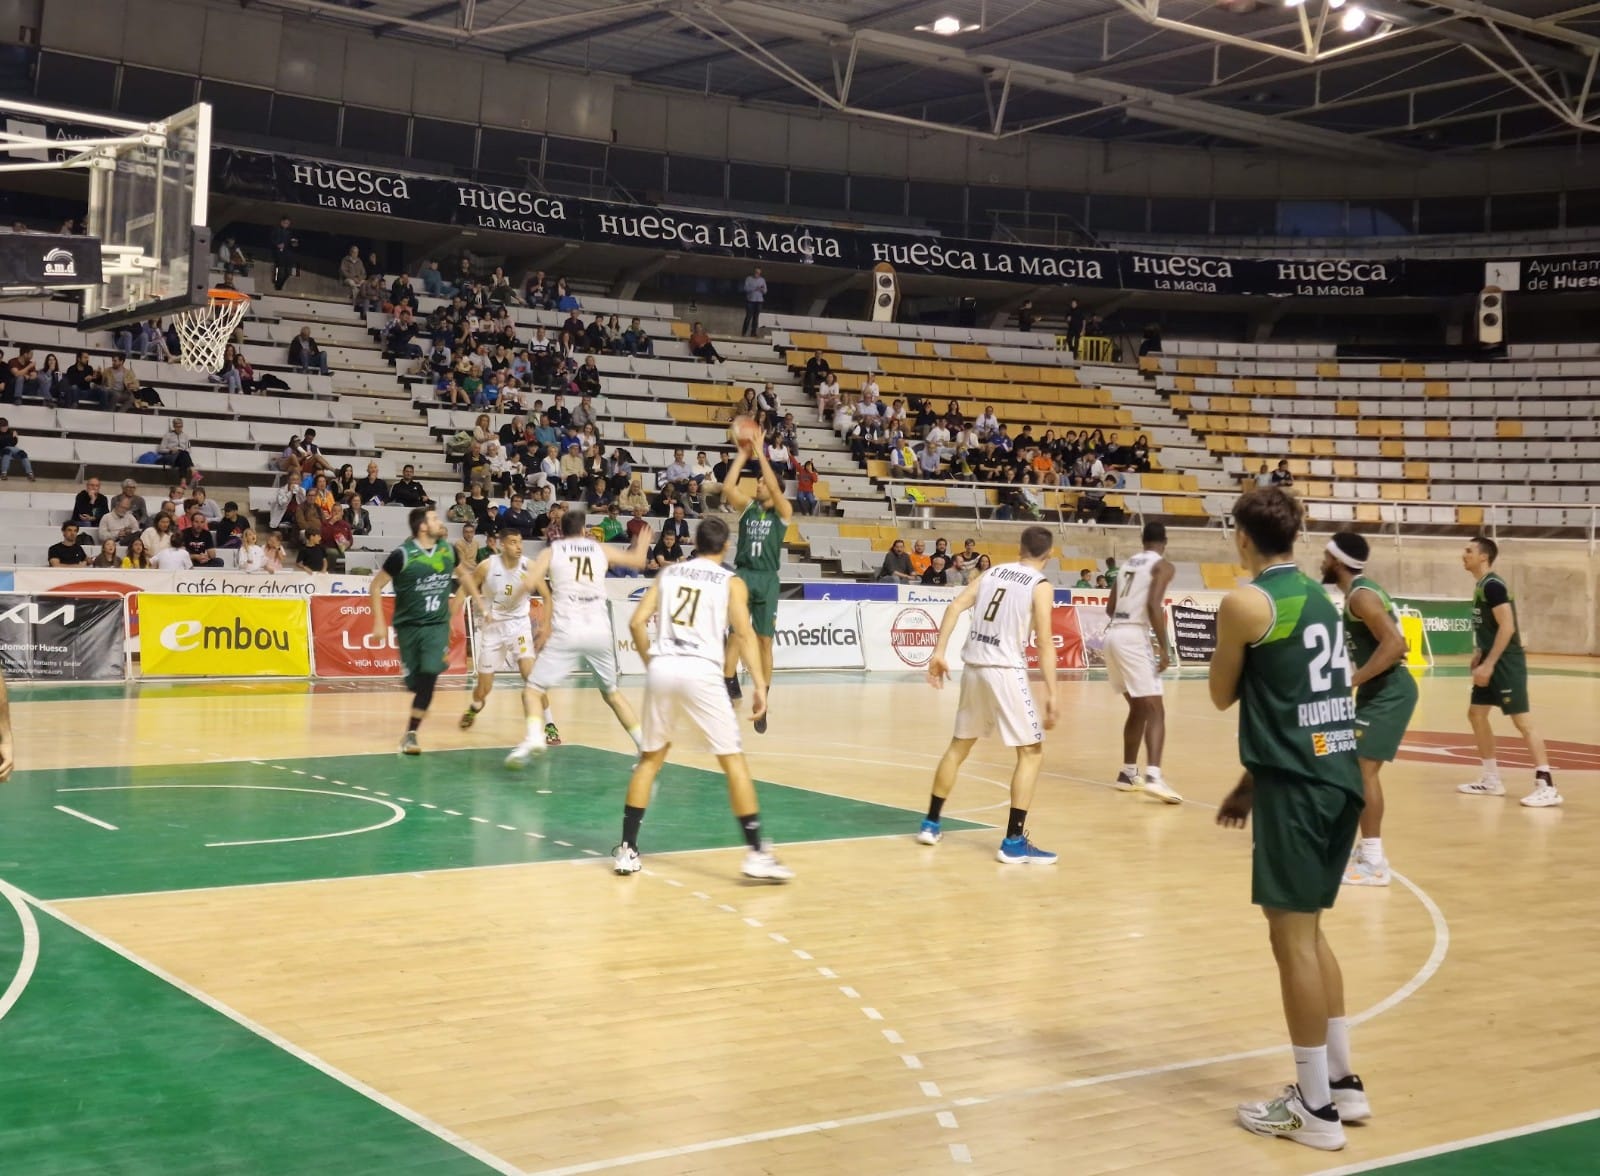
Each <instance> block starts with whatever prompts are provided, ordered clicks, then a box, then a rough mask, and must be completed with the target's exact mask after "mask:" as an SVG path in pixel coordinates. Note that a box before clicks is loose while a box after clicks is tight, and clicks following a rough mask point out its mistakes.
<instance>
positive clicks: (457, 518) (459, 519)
mask: <svg viewBox="0 0 1600 1176" xmlns="http://www.w3.org/2000/svg"><path fill="white" fill-rule="evenodd" d="M477 517H478V516H477V515H476V514H474V513H473V510H472V507H471V506H469V505H467V492H466V491H465V490H457V491H456V500H455V502H454V503H453V504H452V505H451V507H450V509H449V510H447V511H445V512H444V521H445V522H447V523H470V522H472V521H473V520H474V519H476V518H477Z"/></svg>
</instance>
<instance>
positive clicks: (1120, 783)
mask: <svg viewBox="0 0 1600 1176" xmlns="http://www.w3.org/2000/svg"><path fill="white" fill-rule="evenodd" d="M1111 786H1112V787H1113V788H1115V789H1116V790H1117V791H1118V792H1137V791H1139V774H1138V773H1137V772H1135V773H1134V774H1133V775H1131V776H1130V775H1128V773H1127V772H1118V773H1117V778H1116V780H1115V781H1113V782H1112V785H1111Z"/></svg>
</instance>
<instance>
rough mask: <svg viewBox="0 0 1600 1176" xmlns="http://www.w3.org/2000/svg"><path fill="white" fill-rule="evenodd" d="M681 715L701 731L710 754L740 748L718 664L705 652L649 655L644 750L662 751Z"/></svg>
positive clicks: (679, 726)
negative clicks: (680, 654) (709, 659)
mask: <svg viewBox="0 0 1600 1176" xmlns="http://www.w3.org/2000/svg"><path fill="white" fill-rule="evenodd" d="M684 718H687V719H688V721H689V725H691V726H693V727H695V728H697V729H698V730H699V731H700V733H701V734H702V735H704V736H705V740H706V744H707V746H708V747H710V748H711V754H713V755H737V754H738V753H739V752H740V751H742V750H743V749H744V748H743V745H742V744H741V743H740V741H739V716H738V715H736V714H734V711H733V703H732V702H730V701H729V699H728V688H727V686H726V684H725V683H724V682H723V680H722V667H721V666H720V665H718V664H716V663H715V662H709V661H707V660H706V659H705V658H703V657H674V656H671V655H668V656H666V657H661V656H657V657H653V658H651V659H650V665H649V666H648V667H647V668H646V670H645V677H644V719H643V722H642V724H641V726H642V727H643V729H644V730H643V747H644V750H645V751H660V750H661V749H662V748H663V747H665V746H667V744H669V743H671V742H672V737H673V735H674V734H675V733H676V732H678V731H679V730H681V729H682V726H683V723H682V721H681V720H683V719H684Z"/></svg>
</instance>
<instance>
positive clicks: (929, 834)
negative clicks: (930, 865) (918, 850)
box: [917, 820, 944, 845]
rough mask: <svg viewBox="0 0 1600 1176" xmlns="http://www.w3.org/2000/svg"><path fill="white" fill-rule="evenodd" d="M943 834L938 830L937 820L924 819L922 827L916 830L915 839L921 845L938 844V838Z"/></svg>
mask: <svg viewBox="0 0 1600 1176" xmlns="http://www.w3.org/2000/svg"><path fill="white" fill-rule="evenodd" d="M943 836H944V834H943V833H941V832H940V831H939V822H938V821H929V820H924V821H923V822H922V828H920V829H918V830H917V841H918V842H919V843H920V844H922V845H938V844H939V838H941V837H943Z"/></svg>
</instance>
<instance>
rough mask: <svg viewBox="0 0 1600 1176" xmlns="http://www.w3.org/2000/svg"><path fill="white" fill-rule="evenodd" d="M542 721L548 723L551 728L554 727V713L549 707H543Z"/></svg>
mask: <svg viewBox="0 0 1600 1176" xmlns="http://www.w3.org/2000/svg"><path fill="white" fill-rule="evenodd" d="M544 721H545V722H547V723H549V724H550V725H551V726H552V727H553V726H555V722H556V716H555V712H554V711H552V710H551V709H550V708H549V707H545V708H544Z"/></svg>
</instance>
